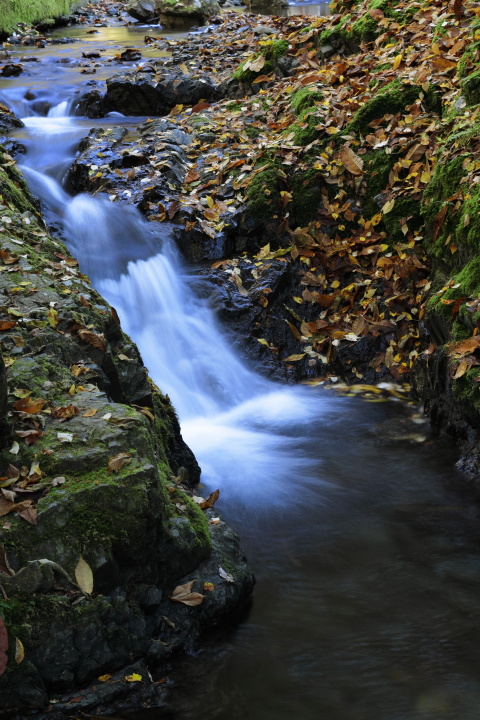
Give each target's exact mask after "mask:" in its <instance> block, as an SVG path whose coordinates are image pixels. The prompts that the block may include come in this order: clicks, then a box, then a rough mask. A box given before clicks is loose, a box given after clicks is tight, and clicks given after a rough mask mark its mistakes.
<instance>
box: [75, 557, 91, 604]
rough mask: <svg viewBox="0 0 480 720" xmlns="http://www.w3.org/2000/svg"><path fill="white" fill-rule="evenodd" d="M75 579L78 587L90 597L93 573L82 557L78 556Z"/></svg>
mask: <svg viewBox="0 0 480 720" xmlns="http://www.w3.org/2000/svg"><path fill="white" fill-rule="evenodd" d="M75 579H76V581H77V585H78V587H79V588H80V589H81V590H82V592H84V593H85V594H86V595H91V594H92V592H93V573H92V569H91V567H90V565H88V563H86V562H85V560H84V559H83V557H81V556H80V560H79V561H78V563H77V567H76V568H75Z"/></svg>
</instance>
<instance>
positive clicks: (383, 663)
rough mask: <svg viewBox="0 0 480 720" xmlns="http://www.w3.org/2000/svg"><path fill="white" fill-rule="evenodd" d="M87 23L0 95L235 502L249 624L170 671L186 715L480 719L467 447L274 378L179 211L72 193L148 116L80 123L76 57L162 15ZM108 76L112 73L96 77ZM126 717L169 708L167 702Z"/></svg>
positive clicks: (479, 530)
mask: <svg viewBox="0 0 480 720" xmlns="http://www.w3.org/2000/svg"><path fill="white" fill-rule="evenodd" d="M312 7H313V6H312ZM68 33H70V34H71V35H74V36H77V35H78V34H80V32H79V29H78V28H73V29H69V30H68ZM81 33H82V34H83V38H84V41H83V43H80V42H79V43H73V44H68V45H60V46H55V47H48V48H46V49H35V48H33V49H32V48H28V54H35V55H36V56H37V57H38V59H39V62H36V63H34V62H32V63H29V66H28V73H29V74H28V75H23V76H22V77H19V78H15V79H11V80H8V81H7V80H2V82H1V85H0V101H1V102H2V103H4V104H6V105H7V106H8V107H10V108H11V109H12V110H14V111H15V112H16V113H17V114H18V115H19V116H20V117H22V119H23V121H24V123H25V128H22V129H21V130H19V131H18V132H17V133H16V136H17V137H18V139H19V140H20V141H21V142H22V143H23V144H24V145H25V147H26V149H27V152H26V154H25V155H23V156H19V157H18V161H19V163H20V165H21V166H22V168H23V171H24V173H25V175H26V177H27V180H28V181H29V183H30V185H31V187H32V190H33V192H34V193H35V194H36V195H37V196H39V197H41V199H42V201H43V203H44V205H45V209H46V213H47V219H48V220H49V221H50V222H52V223H54V225H56V226H57V227H61V228H62V232H63V233H64V235H65V237H66V239H67V240H68V242H69V245H70V247H71V249H72V253H73V254H74V255H75V256H76V257H78V259H79V261H80V264H81V268H82V270H83V271H84V272H86V273H88V274H89V275H90V277H91V279H92V282H93V284H94V286H95V287H96V288H97V289H98V290H99V292H101V294H102V295H104V296H105V297H106V298H107V300H108V301H109V302H110V303H111V304H112V305H113V306H114V307H115V308H116V310H117V311H118V313H119V316H120V318H121V322H122V327H123V329H124V330H125V331H126V332H127V333H129V334H130V335H131V336H132V338H133V339H134V340H135V342H136V343H137V344H138V346H139V348H140V351H141V353H142V356H143V358H144V361H145V364H146V366H147V367H148V368H149V371H150V374H151V376H152V378H153V379H154V381H155V382H156V383H157V384H158V385H159V387H160V388H161V389H162V391H163V392H166V393H168V394H169V396H170V397H171V399H172V402H173V404H174V406H175V408H176V409H177V412H178V413H179V417H180V420H181V424H182V432H183V435H184V437H185V440H186V441H187V443H188V444H189V445H190V446H191V448H192V449H193V451H194V452H195V455H196V457H197V459H198V461H199V463H200V465H201V467H202V469H203V474H202V483H203V488H202V491H204V492H205V493H207V492H209V491H212V490H214V489H216V488H217V487H218V488H220V492H221V497H220V501H219V503H218V506H217V507H218V510H219V512H221V513H222V515H223V516H224V518H225V519H226V520H227V521H228V522H229V523H230V525H231V526H232V527H233V528H234V529H235V530H236V532H237V533H238V534H239V535H240V536H241V539H242V544H243V547H244V549H245V551H246V553H247V555H248V558H249V561H250V564H251V567H252V568H253V570H254V572H255V574H256V577H257V586H256V590H255V595H254V600H253V605H252V608H251V611H250V613H249V615H248V617H246V618H245V620H244V622H243V623H242V624H241V625H240V626H239V627H238V628H237V629H236V630H235V632H233V633H232V634H231V635H230V636H229V637H227V638H225V637H223V638H220V639H219V638H213V637H212V638H211V639H207V640H206V642H205V645H204V646H203V647H202V649H201V651H200V652H199V653H198V654H196V655H195V656H194V657H186V658H183V659H181V660H179V662H178V664H177V665H176V666H175V667H174V668H173V670H172V673H171V678H172V679H173V685H172V690H171V692H172V694H173V695H174V697H175V703H176V706H177V707H178V713H177V714H176V715H175V717H176V718H178V720H189V719H190V718H192V719H193V718H202V719H203V718H207V717H209V718H210V717H211V718H219V719H220V720H227V718H228V719H229V720H237V719H238V720H240V718H242V719H244V718H248V720H287V718H292V717H296V718H297V720H317V719H318V718H322V720H440V719H442V718H445V719H448V720H477V719H478V708H479V706H480V651H479V648H480V607H479V602H478V597H479V595H480V525H479V522H478V510H477V506H476V504H475V502H474V498H473V497H470V495H469V491H468V488H466V486H465V481H464V479H463V478H462V476H461V475H460V473H458V472H457V471H456V470H455V466H454V465H455V460H456V450H455V447H454V446H453V444H450V443H449V442H448V441H446V440H445V439H444V438H441V439H438V438H436V437H435V436H433V435H432V434H431V433H430V431H429V428H428V424H427V423H426V421H425V419H424V418H423V416H422V414H421V411H420V409H419V408H417V407H416V406H414V405H408V404H405V403H402V402H399V401H397V402H395V401H389V402H385V403H378V404H368V403H365V402H363V401H361V400H359V399H357V398H350V397H341V396H338V395H336V394H335V393H334V392H333V391H331V390H329V391H326V390H322V389H319V388H307V387H297V388H295V387H291V386H289V387H285V386H281V385H276V384H274V383H271V382H269V381H267V380H265V379H264V378H262V377H261V376H259V375H257V374H256V373H255V370H254V368H250V367H247V366H246V365H245V364H244V363H243V361H241V360H240V359H239V358H238V357H237V356H236V355H235V353H234V352H233V350H232V349H231V348H230V346H229V344H228V342H227V340H226V339H225V338H224V335H223V333H222V330H221V328H220V327H219V326H218V325H217V322H216V319H215V317H214V315H213V313H212V310H211V309H210V307H209V304H208V301H206V300H204V299H199V298H198V297H196V295H195V292H194V285H195V273H194V271H193V270H192V269H189V268H186V267H185V266H184V264H183V263H182V260H181V258H180V257H179V255H178V252H177V250H176V248H175V246H174V244H173V241H172V239H171V230H170V227H169V225H168V224H167V223H162V224H155V223H147V222H145V221H144V220H143V219H142V218H141V217H140V215H138V214H137V213H136V211H134V210H132V209H128V208H125V207H123V206H121V205H120V204H118V203H110V202H109V201H108V200H107V199H106V198H101V197H95V198H93V197H89V196H86V195H80V196H77V197H76V198H72V197H70V196H69V195H67V193H65V191H64V190H63V189H62V186H61V184H62V180H63V179H64V177H65V174H66V171H67V169H68V167H69V165H70V163H71V162H72V160H73V158H74V156H75V151H76V147H77V145H78V142H79V140H80V139H81V138H82V137H84V136H85V135H86V134H87V133H88V130H89V129H90V128H91V127H93V126H95V125H102V126H105V125H106V124H108V123H111V124H116V125H118V124H124V125H126V126H127V127H134V126H135V125H136V124H137V123H138V122H139V121H140V120H141V119H142V118H123V117H119V116H118V115H117V116H116V117H114V118H108V117H107V118H105V119H102V120H97V121H92V120H89V119H86V118H77V117H70V116H69V114H68V113H69V102H70V100H71V98H72V96H73V93H74V92H75V89H76V88H77V87H78V85H79V84H83V85H84V84H85V83H86V82H87V81H88V78H85V76H84V75H82V74H81V73H80V71H79V68H78V58H79V56H80V55H81V52H82V50H85V45H84V43H85V42H86V41H88V43H89V48H90V47H91V48H92V49H99V48H106V49H107V50H106V51H107V53H108V52H111V53H112V54H113V53H115V52H117V51H118V48H124V47H125V46H131V45H132V44H134V43H135V40H136V39H137V40H138V39H140V38H143V35H144V34H145V28H128V29H127V28H123V27H120V26H119V27H113V28H101V29H100V33H99V34H97V35H95V36H93V37H92V36H90V35H87V34H84V33H85V29H82V31H81ZM60 34H61V35H66V34H67V32H66V31H65V30H63V31H61V33H60ZM22 54H26V51H25V49H21V50H14V55H22ZM102 72H104V73H105V77H106V76H107V74H108V75H109V74H112V68H111V67H110V68H105V69H104V70H102V69H100V70H99V71H98V72H97V74H96V76H95V80H97V81H102V80H103V79H104V77H102ZM127 715H128V717H129V718H133V717H135V718H136V719H138V720H147V719H150V718H156V717H162V714H161V711H160V710H157V709H155V708H149V709H138V708H132V710H131V711H130V712H129V713H128V714H127ZM127 715H126V716H125V717H127Z"/></svg>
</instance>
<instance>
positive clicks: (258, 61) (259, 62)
mask: <svg viewBox="0 0 480 720" xmlns="http://www.w3.org/2000/svg"><path fill="white" fill-rule="evenodd" d="M266 62H267V60H266V58H265V56H264V55H259V56H258V57H256V58H253V60H247V62H246V63H245V65H244V66H243V67H244V70H251V71H252V72H260V70H261V69H262V68H263V67H264V65H265V63H266Z"/></svg>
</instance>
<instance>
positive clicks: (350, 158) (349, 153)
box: [338, 145, 363, 175]
mask: <svg viewBox="0 0 480 720" xmlns="http://www.w3.org/2000/svg"><path fill="white" fill-rule="evenodd" d="M338 156H339V158H340V160H341V161H342V165H343V166H344V167H345V168H346V169H347V170H348V172H351V173H352V175H362V173H363V160H362V158H361V157H359V155H357V154H356V153H354V152H353V150H352V148H351V147H349V146H348V145H344V146H343V147H342V149H341V150H340V152H339V154H338Z"/></svg>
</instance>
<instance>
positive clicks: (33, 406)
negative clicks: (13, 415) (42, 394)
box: [13, 397, 47, 415]
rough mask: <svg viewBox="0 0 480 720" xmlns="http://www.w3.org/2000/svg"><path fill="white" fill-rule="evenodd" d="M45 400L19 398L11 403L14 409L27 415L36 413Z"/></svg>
mask: <svg viewBox="0 0 480 720" xmlns="http://www.w3.org/2000/svg"><path fill="white" fill-rule="evenodd" d="M46 402H47V401H46V400H44V399H43V398H37V399H36V400H34V399H32V398H31V397H26V398H21V399H20V400H17V402H14V403H13V407H14V408H15V410H20V411H21V412H26V413H28V414H29V415H36V414H37V413H39V412H40V410H41V409H42V408H43V407H44V405H46Z"/></svg>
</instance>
